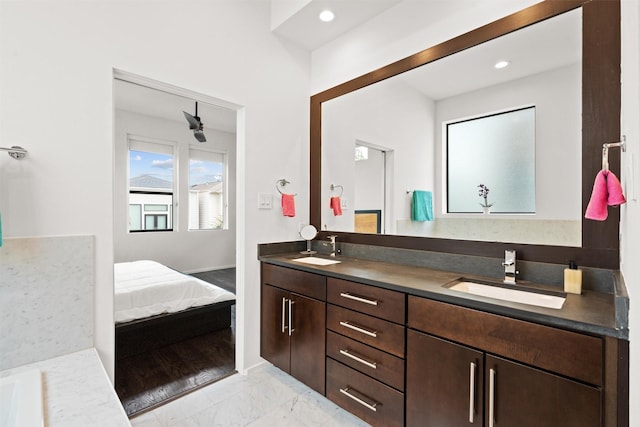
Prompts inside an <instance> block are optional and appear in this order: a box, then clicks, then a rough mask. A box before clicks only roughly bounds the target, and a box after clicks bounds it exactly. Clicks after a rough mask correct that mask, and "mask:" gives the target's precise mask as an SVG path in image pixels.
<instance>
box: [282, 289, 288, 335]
mask: <svg viewBox="0 0 640 427" xmlns="http://www.w3.org/2000/svg"><path fill="white" fill-rule="evenodd" d="M286 307H287V299H286V298H285V297H282V333H283V334H284V331H285V329H287V325H286V324H285V320H284V319H285V317H287V309H286Z"/></svg>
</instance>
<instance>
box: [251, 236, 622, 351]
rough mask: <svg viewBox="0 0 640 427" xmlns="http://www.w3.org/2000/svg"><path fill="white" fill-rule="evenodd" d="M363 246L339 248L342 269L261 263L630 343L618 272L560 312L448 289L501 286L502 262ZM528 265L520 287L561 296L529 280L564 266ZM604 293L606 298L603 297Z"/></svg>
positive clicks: (284, 258) (570, 299)
mask: <svg viewBox="0 0 640 427" xmlns="http://www.w3.org/2000/svg"><path fill="white" fill-rule="evenodd" d="M317 246H318V247H317V250H318V253H319V254H318V255H319V256H327V254H326V252H325V250H324V248H323V246H324V241H322V240H320V241H318V242H317ZM363 246H364V245H349V244H342V245H341V247H340V248H341V249H342V254H341V255H339V256H338V259H340V261H341V263H340V264H334V265H329V266H312V265H306V264H301V263H297V262H295V261H292V260H293V259H295V258H297V257H299V256H300V255H299V254H298V253H297V252H294V253H283V254H279V255H278V254H274V255H262V256H259V259H260V261H262V262H266V263H270V264H275V265H280V266H284V267H289V268H296V269H299V270H304V271H308V272H313V273H318V274H323V275H326V276H328V277H335V278H338V279H344V280H350V281H356V282H359V283H364V284H369V285H373V286H378V287H382V288H387V289H392V290H397V291H400V292H404V293H407V294H409V295H416V296H421V297H426V298H429V299H433V300H437V301H442V302H447V303H452V304H456V305H461V306H465V307H469V308H473V309H478V310H482V311H487V312H491V313H495V314H501V315H505V316H509V317H513V318H518V319H522V320H527V321H532V322H537V323H542V324H546V325H550V326H556V327H561V328H566V329H572V330H575V331H580V332H588V333H594V334H599V335H605V336H611V337H615V338H623V339H628V336H629V329H628V325H629V324H628V306H627V305H625V304H624V303H623V302H624V301H625V298H626V299H627V300H628V297H626V292H625V291H623V290H624V283H622V281H621V277H620V275H619V273H618V272H613V271H608V270H603V271H599V270H598V269H590V270H594V271H593V272H592V273H593V274H592V275H591V278H590V280H591V281H592V282H595V281H597V280H602V281H603V282H604V283H602V284H599V283H594V284H593V286H591V287H590V288H589V289H587V288H586V287H585V286H583V293H582V295H573V294H570V295H567V298H566V300H565V303H564V305H563V307H562V309H560V310H555V309H551V308H544V307H536V306H533V305H526V304H518V303H514V302H510V301H500V300H496V299H490V298H486V297H480V296H474V295H471V294H464V293H461V292H456V291H454V290H450V289H448V288H446V287H444V286H443V285H445V284H448V283H451V282H452V281H454V280H457V279H459V278H460V277H461V276H463V277H467V278H471V279H473V278H476V279H484V280H487V279H488V280H493V281H498V280H501V277H502V276H501V275H500V274H501V272H502V271H503V270H502V266H501V264H500V263H501V261H500V260H497V259H496V258H484V257H474V256H464V255H451V254H445V253H437V252H426V251H414V250H405V249H402V250H398V249H393V248H379V247H370V246H367V247H363ZM271 249H272V248H271ZM259 252H260V251H259ZM495 264H497V266H498V269H499V273H497V272H496V271H494V265H495ZM522 264H524V262H522ZM529 264H530V265H528V266H525V268H528V270H529V271H528V273H529V275H528V276H527V280H525V279H524V278H522V277H520V280H519V284H518V285H520V286H530V287H538V288H543V289H549V290H562V289H561V287H560V286H559V285H557V284H553V283H547V282H546V281H544V280H539V281H538V280H536V281H533V280H531V279H530V277H536V278H538V279H540V278H542V279H544V277H545V276H544V275H545V274H551V273H553V272H554V271H555V270H554V269H555V268H558V269H560V270H559V271H562V269H563V268H564V267H563V266H557V267H556V266H554V265H547V264H542V265H534V264H540V263H529ZM522 267H523V266H521V265H520V262H519V264H518V269H519V270H521V271H522V270H523V268H522ZM534 270H535V271H534ZM549 272H551V273H549ZM587 276H589V274H587ZM518 285H516V286H518ZM594 288H595V289H594ZM600 289H604V290H607V292H601V291H600Z"/></svg>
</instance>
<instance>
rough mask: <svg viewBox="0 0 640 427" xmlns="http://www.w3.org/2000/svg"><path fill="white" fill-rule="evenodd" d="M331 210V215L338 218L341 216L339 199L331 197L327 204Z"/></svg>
mask: <svg viewBox="0 0 640 427" xmlns="http://www.w3.org/2000/svg"><path fill="white" fill-rule="evenodd" d="M329 205H330V206H331V209H333V215H334V216H339V215H342V206H340V197H332V198H331V201H330V202H329Z"/></svg>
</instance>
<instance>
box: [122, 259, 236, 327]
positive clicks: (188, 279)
mask: <svg viewBox="0 0 640 427" xmlns="http://www.w3.org/2000/svg"><path fill="white" fill-rule="evenodd" d="M114 282H115V321H116V323H123V322H130V321H132V320H137V319H144V318H146V317H150V316H155V315H158V314H164V313H176V312H179V311H183V310H186V309H188V308H191V307H200V306H203V305H208V304H215V303H218V302H222V301H231V300H235V295H234V294H233V293H231V292H229V291H227V290H225V289H222V288H220V287H218V286H215V285H212V284H211V283H208V282H205V281H204V280H200V279H197V278H195V277H192V276H188V275H186V274H182V273H180V272H178V271H175V270H172V269H171V268H169V267H166V266H164V265H162V264H160V263H158V262H155V261H149V260H142V261H133V262H122V263H116V264H114Z"/></svg>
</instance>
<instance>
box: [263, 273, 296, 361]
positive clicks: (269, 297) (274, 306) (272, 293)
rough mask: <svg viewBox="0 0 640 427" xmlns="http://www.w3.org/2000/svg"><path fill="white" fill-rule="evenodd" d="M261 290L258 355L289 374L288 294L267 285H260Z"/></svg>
mask: <svg viewBox="0 0 640 427" xmlns="http://www.w3.org/2000/svg"><path fill="white" fill-rule="evenodd" d="M261 289H262V292H261V296H260V298H261V306H260V355H261V356H262V357H264V358H265V359H267V360H268V361H269V362H271V363H273V364H274V365H275V366H277V367H278V368H280V369H282V370H283V371H285V372H289V371H290V357H289V354H290V352H289V330H288V326H289V323H288V309H289V308H288V302H289V292H286V291H283V290H282V289H278V288H275V287H273V286H269V285H262V288H261Z"/></svg>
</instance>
